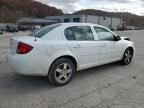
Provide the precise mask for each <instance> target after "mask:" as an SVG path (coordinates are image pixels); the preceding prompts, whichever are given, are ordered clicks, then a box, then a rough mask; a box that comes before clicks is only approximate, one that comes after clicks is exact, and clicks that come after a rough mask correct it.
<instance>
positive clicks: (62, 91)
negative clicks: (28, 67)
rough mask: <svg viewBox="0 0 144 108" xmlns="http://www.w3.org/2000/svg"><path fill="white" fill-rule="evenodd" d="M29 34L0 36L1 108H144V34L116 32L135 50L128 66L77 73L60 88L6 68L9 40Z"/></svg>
mask: <svg viewBox="0 0 144 108" xmlns="http://www.w3.org/2000/svg"><path fill="white" fill-rule="evenodd" d="M24 34H29V32H25V33H24V32H18V33H13V34H12V33H4V35H0V108H56V107H57V108H144V31H124V32H118V34H119V35H120V36H128V37H130V38H131V39H132V40H133V41H134V42H135V46H136V56H135V58H134V60H133V62H132V63H131V64H130V65H128V66H121V65H120V64H119V63H113V64H108V65H105V66H100V67H97V68H92V69H89V70H84V71H81V72H78V73H77V74H76V76H75V77H74V79H73V80H72V82H71V83H69V84H68V85H66V86H63V87H54V86H51V85H49V83H48V81H47V78H46V77H28V76H27V77H26V76H21V75H18V74H16V73H15V72H14V71H13V70H12V69H11V68H10V67H9V66H8V64H7V62H6V56H7V54H8V49H9V39H10V37H12V36H15V35H24Z"/></svg>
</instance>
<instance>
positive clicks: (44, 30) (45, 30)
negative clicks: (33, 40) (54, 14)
mask: <svg viewBox="0 0 144 108" xmlns="http://www.w3.org/2000/svg"><path fill="white" fill-rule="evenodd" d="M59 26H61V24H54V25H49V26H46V27H43V28H41V29H39V30H36V31H34V32H33V33H32V34H31V36H35V37H38V38H41V37H43V36H44V35H45V34H47V33H48V32H50V31H52V30H53V29H55V28H57V27H59Z"/></svg>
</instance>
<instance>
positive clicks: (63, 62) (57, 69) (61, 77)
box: [48, 58, 75, 86]
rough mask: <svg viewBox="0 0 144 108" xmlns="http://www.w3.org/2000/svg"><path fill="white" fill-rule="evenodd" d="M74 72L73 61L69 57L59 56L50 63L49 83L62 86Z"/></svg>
mask: <svg viewBox="0 0 144 108" xmlns="http://www.w3.org/2000/svg"><path fill="white" fill-rule="evenodd" d="M74 73H75V65H74V63H73V62H72V61H71V60H69V59H66V58H60V59H58V60H56V61H55V62H54V63H53V64H52V66H51V68H50V70H49V74H48V78H49V81H50V83H51V84H53V85H57V86H62V85H65V84H67V83H68V82H70V81H71V79H72V77H73V75H74Z"/></svg>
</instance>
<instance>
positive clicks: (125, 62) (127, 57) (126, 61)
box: [121, 48, 133, 65]
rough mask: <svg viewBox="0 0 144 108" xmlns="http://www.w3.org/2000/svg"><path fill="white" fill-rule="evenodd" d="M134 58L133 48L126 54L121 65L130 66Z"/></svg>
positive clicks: (126, 51)
mask: <svg viewBox="0 0 144 108" xmlns="http://www.w3.org/2000/svg"><path fill="white" fill-rule="evenodd" d="M132 57H133V50H132V49H131V48H127V49H126V50H125V52H124V55H123V58H122V60H121V63H122V64H123V65H128V64H130V63H131V61H132Z"/></svg>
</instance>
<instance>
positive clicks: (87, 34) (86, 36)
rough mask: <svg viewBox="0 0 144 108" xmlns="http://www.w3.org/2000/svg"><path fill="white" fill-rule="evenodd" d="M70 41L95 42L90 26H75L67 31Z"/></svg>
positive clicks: (66, 34)
mask: <svg viewBox="0 0 144 108" xmlns="http://www.w3.org/2000/svg"><path fill="white" fill-rule="evenodd" d="M65 36H66V38H67V39H68V40H94V37H93V33H92V31H91V28H90V27H89V26H73V27H70V28H67V29H66V30H65Z"/></svg>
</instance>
